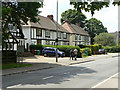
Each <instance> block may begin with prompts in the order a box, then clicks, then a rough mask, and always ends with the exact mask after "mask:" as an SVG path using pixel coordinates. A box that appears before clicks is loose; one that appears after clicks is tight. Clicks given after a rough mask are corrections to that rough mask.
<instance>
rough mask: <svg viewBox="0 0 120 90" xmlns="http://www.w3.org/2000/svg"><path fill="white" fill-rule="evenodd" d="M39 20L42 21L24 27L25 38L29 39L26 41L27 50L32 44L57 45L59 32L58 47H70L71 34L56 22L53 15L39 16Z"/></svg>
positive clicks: (29, 23)
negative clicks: (57, 40)
mask: <svg viewBox="0 0 120 90" xmlns="http://www.w3.org/2000/svg"><path fill="white" fill-rule="evenodd" d="M38 18H39V19H40V20H39V22H37V23H33V22H28V25H23V26H22V29H23V33H24V35H25V38H27V40H25V47H26V48H27V47H29V45H32V44H35V45H36V44H41V45H55V40H56V37H57V33H56V31H57V30H58V39H59V42H58V45H69V32H68V31H67V30H66V29H65V28H63V27H62V26H61V25H59V24H58V23H57V22H56V21H54V19H53V15H48V16H47V17H44V16H38ZM56 24H57V29H56Z"/></svg>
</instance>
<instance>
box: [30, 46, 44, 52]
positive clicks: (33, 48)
mask: <svg viewBox="0 0 120 90" xmlns="http://www.w3.org/2000/svg"><path fill="white" fill-rule="evenodd" d="M32 50H42V45H30V51H32Z"/></svg>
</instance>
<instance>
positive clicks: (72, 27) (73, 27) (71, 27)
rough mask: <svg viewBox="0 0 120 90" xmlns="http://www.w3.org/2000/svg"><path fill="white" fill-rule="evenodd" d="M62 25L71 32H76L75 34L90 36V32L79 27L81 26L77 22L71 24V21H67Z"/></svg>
mask: <svg viewBox="0 0 120 90" xmlns="http://www.w3.org/2000/svg"><path fill="white" fill-rule="evenodd" d="M62 26H63V27H64V28H65V29H67V30H68V32H69V33H74V34H80V35H85V36H89V34H88V32H86V31H85V30H83V29H82V28H81V27H79V26H77V25H75V24H70V23H67V22H65V23H64V24H63V25H62Z"/></svg>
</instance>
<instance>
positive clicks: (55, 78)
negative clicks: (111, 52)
mask: <svg viewBox="0 0 120 90" xmlns="http://www.w3.org/2000/svg"><path fill="white" fill-rule="evenodd" d="M116 73H118V57H113V58H107V59H102V60H95V61H92V62H86V63H81V64H74V65H70V66H62V67H57V68H51V69H46V70H39V71H33V72H27V73H22V74H15V75H9V76H3V88H91V87H93V86H95V85H96V84H98V83H100V82H101V81H103V80H105V79H107V78H109V77H110V76H112V75H114V74H116ZM108 88H109V87H108Z"/></svg>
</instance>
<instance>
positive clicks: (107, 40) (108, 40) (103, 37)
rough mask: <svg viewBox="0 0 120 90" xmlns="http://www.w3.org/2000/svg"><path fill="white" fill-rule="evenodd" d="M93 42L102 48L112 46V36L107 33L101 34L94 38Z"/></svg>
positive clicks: (113, 42)
mask: <svg viewBox="0 0 120 90" xmlns="http://www.w3.org/2000/svg"><path fill="white" fill-rule="evenodd" d="M94 40H95V42H94V43H96V44H101V45H103V46H114V45H115V41H114V36H113V35H112V34H109V33H101V34H99V35H97V36H95V37H94Z"/></svg>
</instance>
